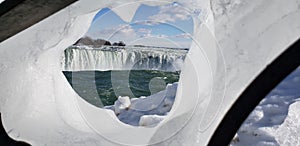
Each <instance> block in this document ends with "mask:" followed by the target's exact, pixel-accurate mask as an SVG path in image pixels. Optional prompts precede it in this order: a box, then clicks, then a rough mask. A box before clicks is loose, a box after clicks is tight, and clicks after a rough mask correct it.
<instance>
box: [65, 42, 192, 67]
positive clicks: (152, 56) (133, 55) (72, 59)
mask: <svg viewBox="0 0 300 146" xmlns="http://www.w3.org/2000/svg"><path fill="white" fill-rule="evenodd" d="M186 53H187V50H185V49H170V48H159V47H111V46H103V47H101V48H97V49H91V47H84V46H80V47H78V46H71V47H69V48H68V49H66V50H65V52H64V57H63V59H62V68H63V70H64V71H82V70H99V71H104V70H162V71H179V70H181V67H182V65H183V61H184V59H185V56H186Z"/></svg>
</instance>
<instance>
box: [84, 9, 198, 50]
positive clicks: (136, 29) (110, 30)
mask: <svg viewBox="0 0 300 146" xmlns="http://www.w3.org/2000/svg"><path fill="white" fill-rule="evenodd" d="M192 34H193V20H192V18H191V16H190V15H189V13H188V12H187V11H185V9H183V8H182V7H181V6H179V5H177V4H170V5H165V6H147V5H141V6H140V7H139V8H138V10H137V12H136V13H135V15H134V17H133V20H132V21H131V22H129V23H127V22H124V21H123V20H122V19H121V18H120V17H119V16H118V15H116V14H115V13H114V12H113V11H111V10H110V9H109V8H104V9H102V10H100V11H99V12H98V13H97V14H96V16H95V18H94V20H93V22H92V24H91V27H90V28H89V30H88V32H87V33H86V36H89V37H92V38H94V39H97V38H101V39H105V40H109V41H111V42H118V41H124V42H125V43H126V44H127V45H149V46H162V47H177V48H189V47H190V44H191V37H190V36H192Z"/></svg>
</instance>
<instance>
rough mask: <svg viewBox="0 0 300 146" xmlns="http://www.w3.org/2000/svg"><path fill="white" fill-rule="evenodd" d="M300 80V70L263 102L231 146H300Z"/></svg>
mask: <svg viewBox="0 0 300 146" xmlns="http://www.w3.org/2000/svg"><path fill="white" fill-rule="evenodd" d="M298 77H300V67H299V68H298V69H297V70H295V71H294V72H293V73H291V74H290V75H289V76H288V77H287V78H286V79H284V80H283V81H282V82H281V83H280V84H279V85H278V86H277V87H276V88H275V89H273V90H272V91H271V92H270V93H269V95H268V96H267V97H266V98H264V99H263V100H262V101H261V103H260V104H259V105H258V106H257V107H256V108H255V110H254V111H253V112H252V113H251V114H250V115H249V117H248V118H247V120H246V121H245V122H244V124H243V125H242V126H241V128H240V129H239V131H238V136H237V137H236V138H235V140H233V142H232V144H231V145H232V146H244V145H274V146H277V145H299V144H300V138H299V134H300V133H299V132H300V131H299V129H300V119H299V118H300V117H299V116H300V115H299V109H300V108H299V105H300V86H299V85H300V84H299V82H298V81H295V79H297V78H298ZM297 107H298V108H297ZM236 139H239V140H238V141H236Z"/></svg>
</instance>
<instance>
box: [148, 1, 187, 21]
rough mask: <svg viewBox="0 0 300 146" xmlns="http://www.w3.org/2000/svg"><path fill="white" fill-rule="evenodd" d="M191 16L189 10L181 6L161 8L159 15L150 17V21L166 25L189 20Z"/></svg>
mask: <svg viewBox="0 0 300 146" xmlns="http://www.w3.org/2000/svg"><path fill="white" fill-rule="evenodd" d="M189 18H190V14H189V13H188V11H187V10H185V9H184V8H183V7H181V6H179V5H167V6H161V7H160V10H159V12H158V14H156V15H153V16H150V17H149V20H150V21H154V22H160V23H166V22H175V21H177V20H187V19H189Z"/></svg>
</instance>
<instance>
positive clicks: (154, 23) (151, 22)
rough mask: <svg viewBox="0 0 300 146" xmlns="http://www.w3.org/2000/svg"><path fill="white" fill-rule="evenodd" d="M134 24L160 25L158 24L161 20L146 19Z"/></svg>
mask: <svg viewBox="0 0 300 146" xmlns="http://www.w3.org/2000/svg"><path fill="white" fill-rule="evenodd" d="M133 24H139V25H149V26H153V25H158V24H160V23H159V22H155V21H152V20H145V21H136V22H134V23H133Z"/></svg>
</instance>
